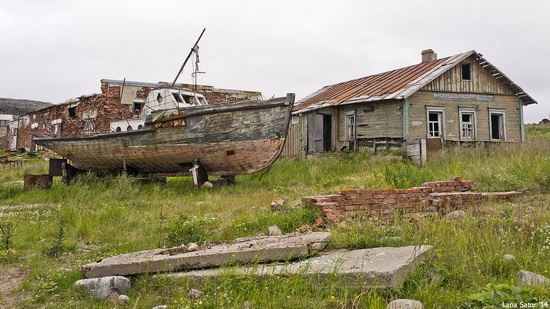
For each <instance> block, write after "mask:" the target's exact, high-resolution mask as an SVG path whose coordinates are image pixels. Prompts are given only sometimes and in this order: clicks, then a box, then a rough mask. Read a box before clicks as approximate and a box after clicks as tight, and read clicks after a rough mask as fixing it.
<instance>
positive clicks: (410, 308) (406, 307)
mask: <svg viewBox="0 0 550 309" xmlns="http://www.w3.org/2000/svg"><path fill="white" fill-rule="evenodd" d="M423 308H424V305H422V303H421V302H419V301H418V300H414V299H396V300H394V301H392V302H391V303H389V304H388V306H387V307H386V309H423Z"/></svg>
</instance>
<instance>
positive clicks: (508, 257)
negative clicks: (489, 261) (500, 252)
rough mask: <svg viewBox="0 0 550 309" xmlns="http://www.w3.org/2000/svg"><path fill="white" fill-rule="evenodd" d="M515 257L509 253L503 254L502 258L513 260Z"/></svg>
mask: <svg viewBox="0 0 550 309" xmlns="http://www.w3.org/2000/svg"><path fill="white" fill-rule="evenodd" d="M515 259H516V257H515V256H513V255H511V254H505V255H504V260H506V261H513V260H515Z"/></svg>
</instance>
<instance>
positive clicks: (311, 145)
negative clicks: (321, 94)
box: [307, 114, 332, 153]
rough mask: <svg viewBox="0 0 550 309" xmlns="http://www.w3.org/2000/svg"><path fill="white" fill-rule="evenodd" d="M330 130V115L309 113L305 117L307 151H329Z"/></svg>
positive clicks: (330, 144) (330, 145)
mask: <svg viewBox="0 0 550 309" xmlns="http://www.w3.org/2000/svg"><path fill="white" fill-rule="evenodd" d="M331 132H332V116H331V115H320V114H311V115H308V117H307V146H308V153H321V152H325V151H330V150H331V148H332V143H331Z"/></svg>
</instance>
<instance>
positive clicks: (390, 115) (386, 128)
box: [338, 100, 403, 142]
mask: <svg viewBox="0 0 550 309" xmlns="http://www.w3.org/2000/svg"><path fill="white" fill-rule="evenodd" d="M402 105H403V103H402V102H401V101H397V100H391V101H384V102H369V103H362V104H353V105H348V106H345V105H344V106H341V108H340V112H339V115H338V140H339V141H340V142H342V141H345V129H344V126H345V122H346V121H345V114H346V112H349V111H355V124H356V128H355V130H356V137H357V138H358V139H360V138H378V137H393V138H402V137H403V110H402Z"/></svg>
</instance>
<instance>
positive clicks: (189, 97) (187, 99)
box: [182, 95, 195, 104]
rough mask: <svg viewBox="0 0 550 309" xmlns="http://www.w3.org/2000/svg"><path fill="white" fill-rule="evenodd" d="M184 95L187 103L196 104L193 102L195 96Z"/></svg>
mask: <svg viewBox="0 0 550 309" xmlns="http://www.w3.org/2000/svg"><path fill="white" fill-rule="evenodd" d="M182 96H183V100H184V101H185V103H188V104H194V103H195V102H193V101H194V100H193V97H192V96H190V95H182Z"/></svg>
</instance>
